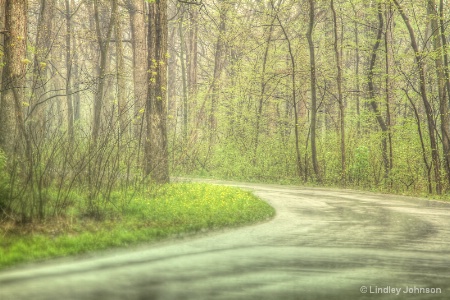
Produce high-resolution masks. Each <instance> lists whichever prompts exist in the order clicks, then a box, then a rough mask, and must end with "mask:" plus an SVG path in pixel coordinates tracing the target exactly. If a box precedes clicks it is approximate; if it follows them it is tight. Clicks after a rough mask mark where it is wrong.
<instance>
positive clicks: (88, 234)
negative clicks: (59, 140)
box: [0, 183, 275, 268]
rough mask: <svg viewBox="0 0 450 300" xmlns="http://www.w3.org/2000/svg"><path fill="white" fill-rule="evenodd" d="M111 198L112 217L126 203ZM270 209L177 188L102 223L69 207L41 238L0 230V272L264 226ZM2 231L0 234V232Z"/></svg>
mask: <svg viewBox="0 0 450 300" xmlns="http://www.w3.org/2000/svg"><path fill="white" fill-rule="evenodd" d="M124 196H125V195H123V194H121V193H120V192H115V193H113V198H114V199H115V201H116V202H115V203H112V202H109V203H108V204H106V205H105V207H104V208H103V209H104V210H105V211H109V212H117V204H118V203H119V202H120V201H128V200H126V197H124ZM274 213H275V212H274V209H273V208H272V207H270V206H269V205H268V204H267V203H265V202H263V201H260V200H259V199H258V198H256V197H255V196H254V195H252V194H251V193H249V192H246V191H242V190H240V189H237V188H232V187H225V186H215V185H207V184H191V183H179V184H170V185H165V186H162V187H159V188H155V187H149V188H148V189H147V190H146V191H144V192H142V193H141V194H140V195H138V196H136V197H135V198H133V200H132V201H131V202H127V204H126V205H124V206H123V210H122V211H121V213H120V214H117V213H116V214H112V213H111V214H110V215H108V218H104V219H103V220H98V219H97V220H95V219H90V218H86V216H85V215H84V213H83V211H80V210H77V209H75V208H74V207H73V208H72V210H69V211H67V215H66V218H65V219H64V221H63V222H64V224H63V226H59V227H57V228H52V227H51V226H50V224H48V225H47V226H48V227H49V228H47V229H46V230H44V231H43V232H41V233H40V234H13V233H11V232H9V231H7V230H6V229H3V230H0V235H1V236H3V237H4V238H3V239H2V241H1V243H0V268H2V267H6V266H11V265H13V264H17V263H21V262H25V261H33V260H42V259H45V258H49V257H55V256H65V255H73V254H78V253H83V252H87V251H93V250H101V249H106V248H109V247H116V246H126V245H130V244H134V243H138V242H149V241H155V240H159V239H162V238H167V237H170V236H178V235H183V234H192V233H195V232H198V231H204V230H210V229H217V228H223V227H230V226H237V225H242V224H248V223H253V222H258V221H262V220H266V219H267V218H270V217H272V216H273V215H274ZM2 231H3V232H2Z"/></svg>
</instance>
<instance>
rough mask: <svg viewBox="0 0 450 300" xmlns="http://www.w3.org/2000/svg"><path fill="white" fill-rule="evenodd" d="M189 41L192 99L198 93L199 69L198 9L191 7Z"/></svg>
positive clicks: (188, 66)
mask: <svg viewBox="0 0 450 300" xmlns="http://www.w3.org/2000/svg"><path fill="white" fill-rule="evenodd" d="M188 10H189V39H188V51H187V55H188V64H187V68H188V88H189V95H190V97H189V98H190V99H192V98H193V97H192V96H193V95H195V94H196V93H197V68H198V49H197V48H198V8H197V6H196V5H189V8H188Z"/></svg>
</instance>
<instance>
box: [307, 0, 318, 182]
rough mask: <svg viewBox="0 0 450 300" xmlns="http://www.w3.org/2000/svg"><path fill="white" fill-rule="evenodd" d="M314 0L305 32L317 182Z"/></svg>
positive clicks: (313, 161) (312, 139)
mask: <svg viewBox="0 0 450 300" xmlns="http://www.w3.org/2000/svg"><path fill="white" fill-rule="evenodd" d="M314 2H315V1H314V0H309V26H308V31H307V33H306V38H307V39H308V45H309V65H310V80H311V155H312V163H313V169H314V174H315V176H316V180H317V181H318V182H320V181H321V178H320V172H319V162H318V161H317V145H316V126H317V91H316V89H317V87H316V80H317V79H316V58H315V50H314V41H313V37H312V33H313V29H314V23H315V8H314Z"/></svg>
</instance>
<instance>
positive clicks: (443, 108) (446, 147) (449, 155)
mask: <svg viewBox="0 0 450 300" xmlns="http://www.w3.org/2000/svg"><path fill="white" fill-rule="evenodd" d="M428 15H429V17H430V23H431V32H432V38H431V40H432V44H433V49H434V51H435V52H436V55H435V56H433V59H434V63H435V66H436V75H437V81H438V96H439V116H440V120H441V136H442V150H443V155H444V169H445V173H446V178H447V182H448V183H450V133H449V130H450V127H449V126H450V121H449V115H448V114H449V112H448V99H447V93H446V77H445V71H444V68H445V65H444V60H443V52H444V50H443V48H442V40H441V34H440V29H441V28H440V26H439V22H438V20H439V14H438V11H437V6H436V2H435V1H434V0H428Z"/></svg>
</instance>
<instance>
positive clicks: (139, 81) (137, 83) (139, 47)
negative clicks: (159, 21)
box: [127, 0, 148, 137]
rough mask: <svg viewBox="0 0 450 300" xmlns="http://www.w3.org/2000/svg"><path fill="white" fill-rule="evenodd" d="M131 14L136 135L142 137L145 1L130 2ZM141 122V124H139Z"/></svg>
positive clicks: (145, 64)
mask: <svg viewBox="0 0 450 300" xmlns="http://www.w3.org/2000/svg"><path fill="white" fill-rule="evenodd" d="M127 3H128V12H129V14H130V28H131V42H132V47H133V85H134V116H135V119H136V122H134V124H133V127H134V130H133V132H134V135H135V137H139V136H140V132H141V124H142V120H143V119H144V118H143V116H144V112H143V110H144V107H145V102H146V99H147V75H148V74H147V71H148V63H147V42H146V28H147V25H146V21H145V6H144V1H143V0H128V2H127ZM139 121H140V122H139Z"/></svg>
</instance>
